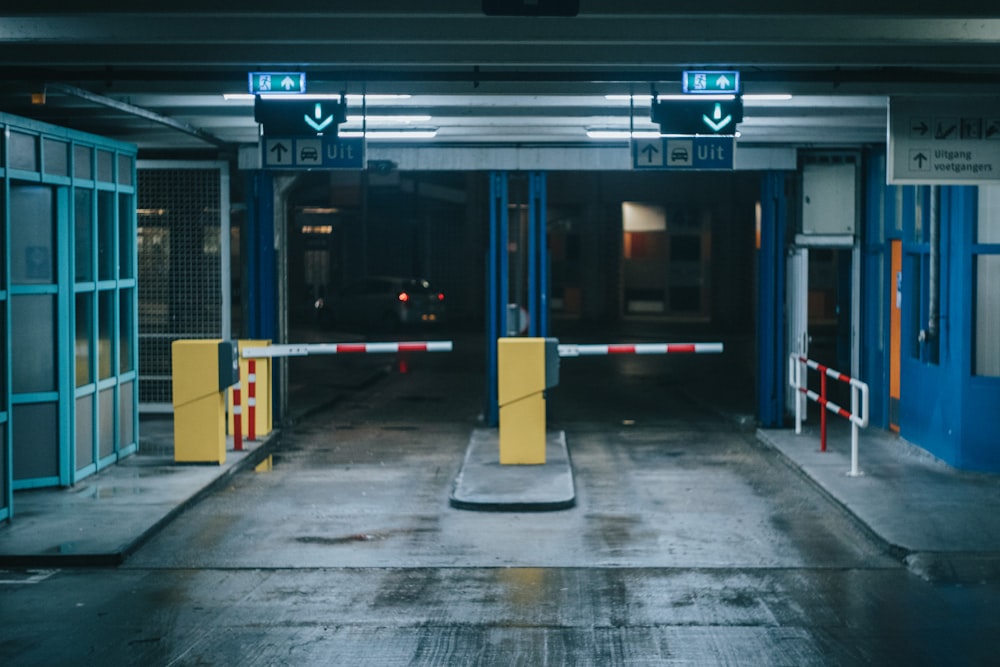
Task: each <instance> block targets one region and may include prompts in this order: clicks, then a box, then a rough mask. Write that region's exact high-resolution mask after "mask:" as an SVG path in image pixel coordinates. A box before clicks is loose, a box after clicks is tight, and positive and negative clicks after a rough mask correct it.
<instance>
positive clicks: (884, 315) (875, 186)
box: [861, 147, 895, 428]
mask: <svg viewBox="0 0 1000 667" xmlns="http://www.w3.org/2000/svg"><path fill="white" fill-rule="evenodd" d="M864 170H865V172H864V173H865V189H864V192H865V201H864V205H863V207H864V209H863V210H864V212H865V224H864V225H863V226H862V233H863V236H862V250H863V253H864V254H863V260H862V265H861V270H862V278H861V284H862V285H865V286H867V289H863V290H862V304H861V313H862V315H861V324H862V326H861V340H862V344H861V369H862V378H863V379H864V380H865V382H867V383H868V387H869V398H868V400H869V422H870V424H871V425H872V426H879V427H881V428H887V427H888V425H889V363H890V359H889V347H890V321H891V308H892V303H891V300H892V298H893V295H894V294H895V288H894V286H893V285H892V275H891V274H892V261H891V259H892V258H891V253H890V251H889V247H890V246H889V239H890V238H891V236H892V234H893V232H892V231H891V229H890V221H891V220H894V219H895V189H894V188H892V187H888V186H886V183H885V174H886V154H885V148H884V147H880V148H876V149H872V150H871V151H869V152H868V153H867V154H866V159H865V161H864Z"/></svg>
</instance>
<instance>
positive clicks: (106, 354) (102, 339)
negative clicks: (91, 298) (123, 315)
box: [97, 291, 115, 380]
mask: <svg viewBox="0 0 1000 667" xmlns="http://www.w3.org/2000/svg"><path fill="white" fill-rule="evenodd" d="M114 296H115V293H114V292H112V291H108V292H99V293H98V311H97V323H98V324H97V326H98V331H97V340H98V347H97V367H98V373H99V377H100V379H102V380H105V379H107V378H109V377H111V376H112V375H113V374H114V368H115V364H114V363H112V361H113V359H114V356H113V353H114V350H113V349H112V347H111V336H112V333H111V332H112V331H114V316H115V312H114V308H115V304H114Z"/></svg>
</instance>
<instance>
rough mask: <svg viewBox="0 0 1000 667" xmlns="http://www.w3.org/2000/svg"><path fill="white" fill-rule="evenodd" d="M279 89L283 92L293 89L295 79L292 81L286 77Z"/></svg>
mask: <svg viewBox="0 0 1000 667" xmlns="http://www.w3.org/2000/svg"><path fill="white" fill-rule="evenodd" d="M281 87H282V88H284V89H285V90H291V89H292V88H294V87H295V79H293V78H292V77H290V76H286V77H285V78H284V79H282V80H281Z"/></svg>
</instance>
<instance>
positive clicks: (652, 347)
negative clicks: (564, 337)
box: [559, 343, 723, 357]
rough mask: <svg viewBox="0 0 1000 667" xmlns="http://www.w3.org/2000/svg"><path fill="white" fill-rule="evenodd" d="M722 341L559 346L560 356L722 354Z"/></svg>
mask: <svg viewBox="0 0 1000 667" xmlns="http://www.w3.org/2000/svg"><path fill="white" fill-rule="evenodd" d="M722 351H723V345H722V343H635V344H624V343H620V344H609V345H576V344H566V345H560V346H559V356H560V357H587V356H602V355H610V354H721V353H722Z"/></svg>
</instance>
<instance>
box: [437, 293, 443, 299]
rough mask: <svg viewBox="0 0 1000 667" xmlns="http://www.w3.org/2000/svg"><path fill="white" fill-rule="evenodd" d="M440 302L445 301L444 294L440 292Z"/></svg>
mask: <svg viewBox="0 0 1000 667" xmlns="http://www.w3.org/2000/svg"><path fill="white" fill-rule="evenodd" d="M438 301H444V292H438Z"/></svg>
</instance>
